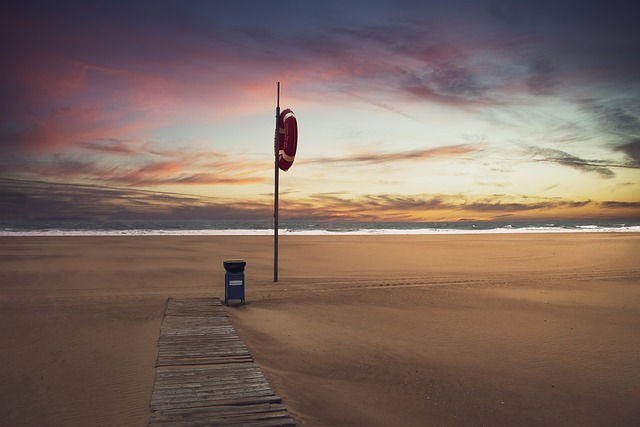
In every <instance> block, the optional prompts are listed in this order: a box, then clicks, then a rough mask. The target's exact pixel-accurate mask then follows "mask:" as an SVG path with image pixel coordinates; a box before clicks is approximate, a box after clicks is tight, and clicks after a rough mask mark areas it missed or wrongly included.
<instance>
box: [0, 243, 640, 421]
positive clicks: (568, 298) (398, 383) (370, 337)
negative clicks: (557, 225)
mask: <svg viewBox="0 0 640 427" xmlns="http://www.w3.org/2000/svg"><path fill="white" fill-rule="evenodd" d="M271 245H272V238H270V237H264V236H262V237H235V236H234V237H231V236H229V237H213V236H209V237H206V236H202V237H198V236H196V237H178V236H162V237H155V236H146V237H139V236H138V237H133V236H132V237H0V260H1V266H2V269H1V273H0V278H1V279H0V342H1V343H2V347H3V349H2V351H1V352H0V424H1V425H7V426H34V425H49V426H87V425H95V426H123V425H127V426H129V425H131V426H144V425H146V423H147V421H148V417H149V407H148V405H149V401H150V397H151V391H152V389H153V382H154V375H155V367H154V363H155V357H156V345H157V340H158V333H159V328H160V322H161V320H162V315H163V311H164V306H165V301H166V298H167V297H170V296H173V297H181V296H219V297H223V296H224V270H223V268H222V261H223V260H224V259H228V258H244V259H245V260H246V261H247V263H248V265H247V271H246V281H247V286H246V293H247V299H248V303H247V304H246V305H245V306H238V307H230V308H228V309H227V311H228V313H229V315H230V316H231V319H232V322H233V323H234V325H235V326H236V329H237V330H238V332H239V334H240V336H241V337H242V338H243V339H244V341H245V342H246V343H247V345H248V347H249V348H250V350H251V352H252V354H253V356H254V358H255V360H256V361H257V362H258V363H259V364H260V366H261V367H262V368H263V370H264V372H265V374H266V375H267V377H268V379H269V381H270V382H271V384H272V386H273V388H274V389H275V391H276V393H278V394H279V395H281V396H282V397H283V398H284V403H285V404H286V405H287V407H288V409H289V411H290V412H291V413H292V414H293V416H294V417H295V418H296V420H297V421H298V422H299V424H300V425H302V426H305V425H309V426H315V425H326V426H331V425H353V426H356V425H366V426H389V425H394V426H417V425H421V426H422V425H424V426H431V425H433V426H459V425H468V426H471V425H478V426H480V425H487V426H514V425H527V426H556V425H558V426H559V425H562V426H602V425H611V426H637V425H640V356H639V355H640V235H639V234H637V233H618V234H599V233H578V234H507V235H488V234H485V235H427V236H318V237H314V236H286V235H285V236H282V237H281V239H280V253H281V258H280V282H279V283H272V280H273V266H272V255H273V254H272V246H271Z"/></svg>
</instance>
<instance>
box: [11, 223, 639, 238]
mask: <svg viewBox="0 0 640 427" xmlns="http://www.w3.org/2000/svg"><path fill="white" fill-rule="evenodd" d="M558 232H565V233H566V232H571V233H574V232H579V233H594V232H640V221H594V220H591V221H538V222H496V221H475V222H474V221H461V222H347V221H345V222H336V221H332V222H318V221H280V225H279V227H278V234H280V235H384V234H395V235H408V234H479V233H558ZM123 235H124V236H146V235H151V236H153V235H181V236H184V235H203V236H206V235H211V236H215V235H238V236H247V235H256V236H259V235H273V223H272V222H267V221H229V220H226V221H207V220H197V221H196V220H185V221H175V220H172V221H163V220H151V221H143V220H117V221H115V220H110V221H2V223H0V236H123Z"/></svg>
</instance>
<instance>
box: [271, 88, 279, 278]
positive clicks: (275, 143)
mask: <svg viewBox="0 0 640 427" xmlns="http://www.w3.org/2000/svg"><path fill="white" fill-rule="evenodd" d="M279 119H280V82H278V102H277V106H276V133H275V137H274V139H273V152H274V155H275V190H274V192H273V194H274V203H273V281H274V282H277V281H278V193H279V185H280V182H279V181H280V169H279V168H278V154H279V153H278V151H279V148H280V147H279V144H278V141H279V139H280V126H279V123H278V122H279Z"/></svg>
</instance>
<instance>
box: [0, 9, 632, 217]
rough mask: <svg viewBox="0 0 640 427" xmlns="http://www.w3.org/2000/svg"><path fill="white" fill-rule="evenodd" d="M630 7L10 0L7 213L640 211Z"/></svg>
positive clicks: (0, 145)
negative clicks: (292, 143) (288, 152)
mask: <svg viewBox="0 0 640 427" xmlns="http://www.w3.org/2000/svg"><path fill="white" fill-rule="evenodd" d="M638 16H640V6H639V3H637V2H633V1H615V0H614V1H589V0H579V1H563V0H557V1H546V0H531V1H525V0H513V1H508V0H495V1H493V0H473V1H460V0H447V1H429V0H421V1H407V0H393V1H376V0H370V1H360V0H350V1H333V0H330V1H321V2H304V1H246V0H235V1H233V2H222V1H179V0H176V1H164V0H153V1H130V0H127V1H121V0H110V1H91V2H88V1H55V2H50V1H31V0H20V1H8V2H5V3H4V4H3V11H2V14H1V17H0V24H1V25H0V34H1V41H0V46H1V53H2V58H3V60H2V62H3V65H2V67H0V98H1V99H0V204H1V205H2V213H0V219H4V220H7V219H9V220H12V219H31V220H37V219H43V220H52V219H73V220H77V219H88V220H107V219H175V220H181V219H184V220H187V219H208V220H269V219H270V218H272V216H273V196H274V153H273V136H274V128H275V108H276V93H277V90H276V88H277V84H276V82H281V99H280V105H281V108H282V109H284V108H290V109H292V110H293V111H294V112H295V115H296V118H297V121H298V152H297V155H296V160H295V163H294V164H293V166H292V167H291V169H290V170H289V171H288V172H286V173H284V172H281V173H280V217H281V220H282V219H285V220H286V219H310V220H317V221H331V220H357V221H482V220H502V221H529V220H541V221H553V220H570V219H584V220H590V219H612V220H618V219H619V220H624V219H635V220H638V219H640V46H639V44H640V25H638V23H637V22H638V21H637V17H638Z"/></svg>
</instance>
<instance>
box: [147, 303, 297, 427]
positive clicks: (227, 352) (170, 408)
mask: <svg viewBox="0 0 640 427" xmlns="http://www.w3.org/2000/svg"><path fill="white" fill-rule="evenodd" d="M281 401H282V399H281V398H280V397H278V396H276V395H275V393H274V392H273V390H272V389H271V387H270V386H269V383H268V382H267V380H266V378H265V376H264V374H263V373H262V370H260V367H259V366H258V365H257V364H256V363H254V361H253V358H252V357H251V354H249V351H248V350H247V347H246V346H245V345H244V343H243V342H242V341H241V340H240V338H239V337H238V335H237V334H236V331H235V329H234V328H233V326H232V325H231V323H230V322H229V319H228V317H227V315H226V313H225V311H224V308H223V306H222V303H221V302H220V300H219V299H217V298H198V299H179V300H176V299H173V298H169V300H168V301H167V308H166V311H165V317H164V319H163V321H162V325H161V327H160V338H159V340H158V360H157V362H156V380H155V386H154V388H153V394H152V395H151V417H150V420H149V426H154V427H155V426H162V427H165V426H176V427H178V426H248V427H261V426H264V427H275V426H295V422H294V421H293V419H292V418H291V416H290V415H289V413H288V412H287V409H286V407H285V406H284V405H283V404H282V403H281Z"/></svg>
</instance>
